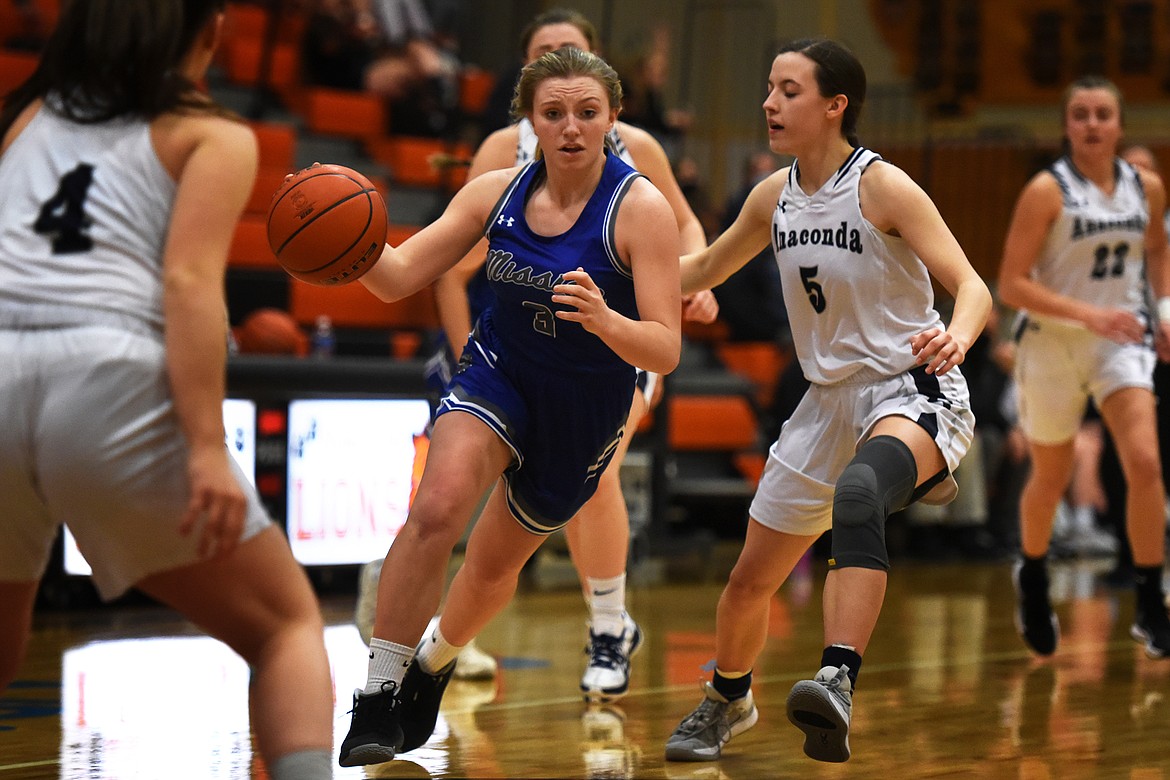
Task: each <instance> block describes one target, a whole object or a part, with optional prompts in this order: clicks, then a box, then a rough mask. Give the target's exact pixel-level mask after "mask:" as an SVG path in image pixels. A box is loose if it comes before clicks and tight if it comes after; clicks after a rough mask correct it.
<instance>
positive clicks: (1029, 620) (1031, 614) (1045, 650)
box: [1012, 561, 1060, 655]
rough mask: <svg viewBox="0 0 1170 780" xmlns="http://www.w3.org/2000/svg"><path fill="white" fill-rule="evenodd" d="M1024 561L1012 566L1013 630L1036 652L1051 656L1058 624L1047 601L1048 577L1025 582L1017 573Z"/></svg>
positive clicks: (1057, 637)
mask: <svg viewBox="0 0 1170 780" xmlns="http://www.w3.org/2000/svg"><path fill="white" fill-rule="evenodd" d="M1023 565H1024V564H1023V561H1017V562H1016V565H1015V566H1014V567H1012V583H1013V584H1014V585H1015V587H1016V598H1017V605H1016V614H1015V619H1016V631H1018V632H1019V634H1020V636H1021V637H1022V638H1023V640H1024V643H1025V644H1027V645H1028V647H1029V648H1031V649H1032V652H1034V653H1036V654H1037V655H1052V654H1053V653H1055V652H1056V644H1057V642H1058V641H1059V639H1060V623H1059V622H1057V620H1056V613H1054V612H1053V611H1052V605H1051V604H1050V603H1049V601H1048V578H1047V577H1044V578H1043V581H1042V582H1031V581H1025V580H1024V578H1022V577H1021V576H1020V572H1021V569H1022V568H1023Z"/></svg>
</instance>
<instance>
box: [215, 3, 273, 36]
mask: <svg viewBox="0 0 1170 780" xmlns="http://www.w3.org/2000/svg"><path fill="white" fill-rule="evenodd" d="M268 20H269V14H268V9H266V8H264V7H263V6H259V5H253V4H252V3H228V4H227V8H226V9H225V14H224V26H223V35H224V40H231V39H233V38H257V39H262V38H264V36H265V35H266V34H267V33H268Z"/></svg>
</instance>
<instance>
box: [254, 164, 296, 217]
mask: <svg viewBox="0 0 1170 780" xmlns="http://www.w3.org/2000/svg"><path fill="white" fill-rule="evenodd" d="M291 172H292V171H290V170H289V169H288V168H284V167H280V168H271V167H265V166H261V168H260V170H258V171H257V172H256V183H255V184H254V185H253V186H252V194H251V196H249V198H248V203H247V205H245V206H244V214H246V215H252V216H258V217H262V218H266V217H267V216H268V207H269V206H270V205H272V196H273V195H274V194H275V193H276V191H277V190H278V189H280V187H281V185H282V184H284V177H285V176H287V175H288V174H289V173H291Z"/></svg>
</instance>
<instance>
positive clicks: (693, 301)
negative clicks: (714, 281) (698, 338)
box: [682, 290, 719, 325]
mask: <svg viewBox="0 0 1170 780" xmlns="http://www.w3.org/2000/svg"><path fill="white" fill-rule="evenodd" d="M682 302H683V318H684V319H686V320H687V321H688V322H697V323H699V324H700V325H710V324H711V323H712V322H714V321H715V318H716V317H718V316H719V301H717V300H715V293H713V292H711V291H710V290H701V291H700V292H697V293H695V294H694V295H687V296H684V297H683V299H682Z"/></svg>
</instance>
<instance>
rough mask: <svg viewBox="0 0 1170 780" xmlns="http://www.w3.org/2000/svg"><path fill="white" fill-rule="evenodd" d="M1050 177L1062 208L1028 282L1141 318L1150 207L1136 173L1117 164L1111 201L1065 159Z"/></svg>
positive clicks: (1059, 161) (1056, 164)
mask: <svg viewBox="0 0 1170 780" xmlns="http://www.w3.org/2000/svg"><path fill="white" fill-rule="evenodd" d="M1048 172H1049V173H1050V174H1052V176H1053V178H1055V179H1056V183H1057V184H1059V185H1060V193H1061V198H1062V200H1063V204H1062V207H1061V210H1060V215H1059V216H1058V217H1057V218H1056V222H1054V223H1053V225H1052V228H1051V229H1050V230H1049V231H1048V239H1047V240H1046V241H1045V242H1044V247H1043V248H1042V249H1041V251H1040V255H1039V257H1037V258H1036V264H1035V265H1034V266H1033V268H1032V277H1033V278H1034V279H1035V280H1036V281H1037V282H1039V283H1040V284H1043V285H1044V286H1045V287H1047V288H1049V289H1050V290H1053V291H1055V292H1058V293H1060V294H1061V295H1067V296H1068V297H1070V298H1076V299H1078V300H1082V301H1088V302H1089V303H1092V304H1094V305H1096V306H1105V307H1110V308H1118V309H1127V310H1129V311H1131V312H1134V313H1135V314H1139V313H1141V312H1144V311H1145V303H1144V298H1143V294H1144V291H1145V282H1144V273H1143V271H1144V260H1145V235H1146V225H1147V223H1148V222H1149V218H1150V207H1149V204H1148V203H1147V201H1146V193H1145V190H1144V189H1142V182H1141V177H1140V176H1139V175H1138V172H1137V171H1136V170H1135V169H1134V168H1133V167H1132V166H1131V165H1129V163H1127V162H1125V161H1124V160H1121V159H1117V160H1115V161H1114V180H1115V182H1116V183H1115V186H1114V188H1113V193H1112V194H1111V195H1110V194H1106V193H1105V192H1102V191H1101V189H1100V188H1099V187H1098V186H1097V185H1096V184H1094V183H1093V182H1091V181H1089V180H1088V179H1087V178H1085V176H1084V175H1083V174H1081V172H1080V171H1078V170H1077V169H1076V166H1074V165H1073V163H1072V160H1070V159H1069V158H1068V157H1061V158H1060V159H1059V160H1057V161H1056V162H1055V163H1053V164H1052V167H1051V168H1049V169H1048ZM1028 316H1029V317H1032V318H1034V319H1037V320H1042V319H1044V318H1042V317H1040V316H1038V315H1034V314H1029V315H1028ZM1061 322H1062V323H1063V324H1066V325H1069V324H1072V325H1079V323H1069V322H1068V321H1066V320H1061Z"/></svg>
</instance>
